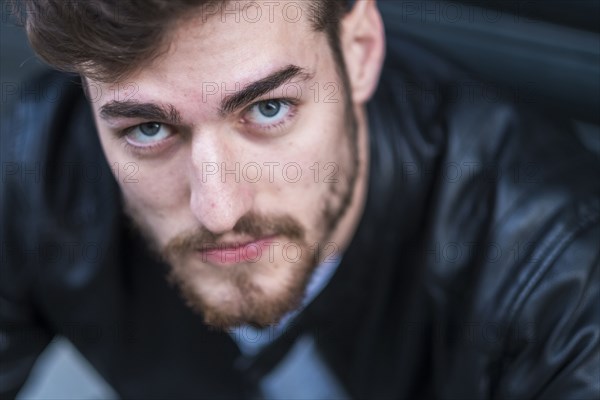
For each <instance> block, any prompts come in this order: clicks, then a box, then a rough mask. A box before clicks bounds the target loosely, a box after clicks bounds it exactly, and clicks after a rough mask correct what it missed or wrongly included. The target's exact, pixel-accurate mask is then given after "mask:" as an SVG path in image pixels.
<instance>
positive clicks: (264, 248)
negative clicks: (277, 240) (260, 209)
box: [198, 237, 274, 267]
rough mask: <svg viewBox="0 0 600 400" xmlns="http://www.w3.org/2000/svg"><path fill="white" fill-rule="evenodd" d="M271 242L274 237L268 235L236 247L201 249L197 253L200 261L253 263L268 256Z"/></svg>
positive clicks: (231, 263)
mask: <svg viewBox="0 0 600 400" xmlns="http://www.w3.org/2000/svg"><path fill="white" fill-rule="evenodd" d="M273 243H274V237H268V238H264V239H260V240H257V241H254V242H250V243H246V244H244V245H243V246H238V247H228V248H218V247H217V248H214V249H209V250H202V251H199V252H198V254H199V256H200V258H201V259H202V262H205V263H209V264H213V265H219V266H223V267H226V266H230V265H235V264H240V263H255V262H257V261H260V260H261V259H263V258H264V257H265V256H268V254H269V253H268V252H269V247H270V246H272V245H273Z"/></svg>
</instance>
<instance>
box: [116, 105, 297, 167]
mask: <svg viewBox="0 0 600 400" xmlns="http://www.w3.org/2000/svg"><path fill="white" fill-rule="evenodd" d="M269 100H274V101H278V102H280V103H281V104H282V105H285V106H288V107H289V111H288V114H287V115H286V116H285V117H284V118H283V119H282V120H281V121H279V122H277V123H275V124H271V125H265V126H259V125H260V124H253V123H251V122H247V121H246V119H245V115H246V114H248V113H249V112H250V111H251V110H252V108H253V107H256V106H258V105H259V104H261V103H264V102H266V101H269ZM299 103H300V102H299V100H298V99H296V98H274V99H265V100H260V101H257V102H254V103H252V104H250V105H249V106H247V107H246V108H244V109H243V110H242V112H241V115H242V116H241V117H240V118H239V119H238V120H239V121H240V123H242V124H243V125H248V126H249V129H250V130H251V131H252V130H253V129H256V130H257V131H262V132H272V131H274V130H278V129H279V130H280V129H282V127H284V126H285V125H287V124H288V123H289V121H290V120H291V119H293V118H294V117H295V116H296V114H297V109H298V105H299ZM148 122H151V121H148ZM148 122H143V123H141V124H136V125H133V126H130V127H128V128H125V129H122V130H120V131H118V132H117V137H118V138H119V139H120V140H121V142H122V144H123V147H124V148H125V150H126V151H127V152H129V153H131V154H133V155H135V156H138V157H144V156H151V155H152V154H153V153H156V152H157V151H158V149H159V148H160V147H163V146H165V145H166V144H167V142H168V141H170V139H171V138H172V137H173V136H174V135H176V134H177V133H176V132H175V133H173V134H172V135H171V136H169V137H168V138H166V139H164V140H162V141H160V142H157V143H154V144H150V145H146V146H136V145H133V144H131V143H129V142H128V141H127V138H126V137H127V135H128V134H129V133H131V131H133V130H134V129H135V128H137V127H139V126H140V125H142V124H144V123H148ZM155 122H157V123H160V124H162V122H159V121H155ZM163 125H166V126H168V127H169V128H170V129H173V130H175V131H176V129H175V127H173V126H170V125H167V124H163ZM252 125H254V127H253V126H252Z"/></svg>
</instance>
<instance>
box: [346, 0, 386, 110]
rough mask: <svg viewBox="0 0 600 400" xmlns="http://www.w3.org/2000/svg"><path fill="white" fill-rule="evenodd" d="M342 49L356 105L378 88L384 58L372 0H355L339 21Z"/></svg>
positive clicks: (379, 22) (381, 32)
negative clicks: (350, 8)
mask: <svg viewBox="0 0 600 400" xmlns="http://www.w3.org/2000/svg"><path fill="white" fill-rule="evenodd" d="M340 38H341V43H342V51H343V52H344V59H345V61H346V67H347V71H348V77H349V80H350V85H351V87H352V100H353V102H354V103H355V104H363V103H365V102H367V101H368V100H369V99H370V98H371V96H372V95H373V92H374V91H375V89H376V87H377V83H378V81H379V76H380V73H381V67H382V65H383V60H384V58H385V33H384V28H383V22H382V20H381V15H380V13H379V10H378V9H377V4H376V2H375V1H374V0H357V1H356V3H355V5H354V7H353V8H352V10H351V11H350V12H349V13H348V14H347V15H346V16H345V17H344V19H343V20H342V24H341V32H340Z"/></svg>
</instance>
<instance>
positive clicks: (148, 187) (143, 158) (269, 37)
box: [89, 3, 358, 327]
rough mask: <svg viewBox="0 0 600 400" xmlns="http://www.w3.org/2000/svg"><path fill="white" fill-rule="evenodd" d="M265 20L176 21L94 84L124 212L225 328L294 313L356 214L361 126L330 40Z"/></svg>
mask: <svg viewBox="0 0 600 400" xmlns="http://www.w3.org/2000/svg"><path fill="white" fill-rule="evenodd" d="M295 4H298V3H295ZM267 10H268V9H267V8H266V6H265V8H264V9H263V10H262V11H263V12H262V15H263V17H262V18H259V19H258V21H254V17H253V18H252V19H250V18H244V15H243V13H242V14H241V16H238V17H236V16H235V15H233V14H221V13H216V14H215V15H212V16H210V17H207V15H206V14H202V13H200V14H198V16H193V17H190V18H188V19H185V20H182V21H180V23H179V24H176V28H174V30H172V31H171V32H170V35H169V36H168V40H169V42H170V46H169V48H168V51H166V52H165V53H164V54H162V55H161V56H160V57H158V58H157V59H156V60H154V61H152V62H149V63H148V64H147V65H143V66H142V67H141V69H140V70H139V71H137V72H135V73H133V74H132V75H131V76H129V77H128V78H127V79H126V80H124V81H123V82H118V83H113V84H105V83H99V82H95V81H89V87H90V96H91V98H92V100H93V101H92V106H93V109H94V114H95V118H96V124H97V127H98V131H99V134H100V139H101V142H102V146H103V148H104V151H105V153H106V156H107V158H108V161H109V162H110V164H111V165H112V166H114V171H115V172H117V171H118V172H119V173H118V174H117V175H116V177H117V179H118V182H119V185H120V187H121V190H122V193H123V197H124V200H125V203H126V207H127V212H128V214H129V215H130V216H131V217H132V219H133V220H134V221H135V223H136V225H138V226H139V227H140V228H141V230H142V231H143V232H144V233H145V236H146V237H147V238H148V240H149V242H150V244H151V246H152V247H153V248H154V249H156V250H157V251H158V252H159V253H160V254H161V255H162V256H163V257H164V259H165V260H166V261H167V262H168V264H169V265H170V278H171V280H172V281H173V282H174V283H175V284H176V285H177V286H178V287H179V288H180V289H181V291H182V293H183V295H184V297H185V299H186V301H187V302H188V304H189V305H190V306H191V307H193V308H194V309H196V310H198V311H200V312H201V313H202V314H203V316H204V318H205V321H206V323H208V324H211V325H216V326H221V327H226V326H232V325H235V324H239V323H254V324H257V325H266V324H270V323H274V322H276V321H277V320H278V319H279V318H280V317H281V316H283V314H285V313H286V312H287V311H290V310H292V309H294V308H295V307H297V306H298V304H299V301H300V300H301V298H302V295H303V294H304V289H305V286H306V284H307V281H308V279H309V278H310V276H311V273H312V271H313V270H314V268H315V267H316V266H317V265H318V263H320V262H322V261H325V262H332V260H333V257H332V256H333V255H334V254H335V253H338V252H339V251H340V250H342V249H341V248H340V243H339V240H338V239H339V238H340V237H342V238H344V240H346V239H347V238H346V237H345V236H344V235H346V236H347V235H350V234H351V233H343V232H342V233H341V236H340V232H339V230H340V226H346V225H347V223H346V222H344V221H345V220H347V219H349V218H351V219H356V218H357V217H356V215H357V213H356V211H350V212H349V211H348V210H352V209H355V208H356V207H357V205H356V201H353V194H354V193H355V188H356V185H357V176H358V166H357V165H358V146H357V139H356V136H357V134H356V126H355V124H354V114H353V112H352V111H351V110H352V105H351V104H350V100H348V97H347V95H346V94H345V93H346V92H345V90H346V88H344V87H343V83H342V79H340V76H338V73H337V72H336V71H337V69H336V65H335V63H334V60H333V57H332V53H331V49H330V46H329V44H328V42H327V37H326V35H325V34H324V33H318V32H314V31H313V30H312V27H311V24H310V21H308V20H307V18H306V17H304V18H301V19H300V20H299V21H297V22H291V20H290V18H289V17H288V16H286V14H285V13H283V12H282V10H281V9H279V10H278V9H277V8H275V9H274V12H272V13H268V12H267ZM304 11H305V10H304ZM247 12H249V10H247ZM290 13H291V11H289V9H288V10H287V14H288V15H289V14H290ZM252 15H253V16H255V14H252ZM271 17H272V19H271ZM349 214H351V215H349Z"/></svg>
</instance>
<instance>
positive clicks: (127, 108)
mask: <svg viewBox="0 0 600 400" xmlns="http://www.w3.org/2000/svg"><path fill="white" fill-rule="evenodd" d="M100 117H102V118H103V119H105V120H108V119H112V118H137V119H144V120H147V121H160V122H168V123H170V124H173V125H177V124H179V123H180V122H181V115H180V114H179V112H178V111H177V110H176V109H175V107H174V106H173V105H172V104H165V105H157V104H154V103H140V102H137V101H133V100H126V101H117V100H112V101H109V102H108V103H106V104H104V105H103V106H102V107H100Z"/></svg>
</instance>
